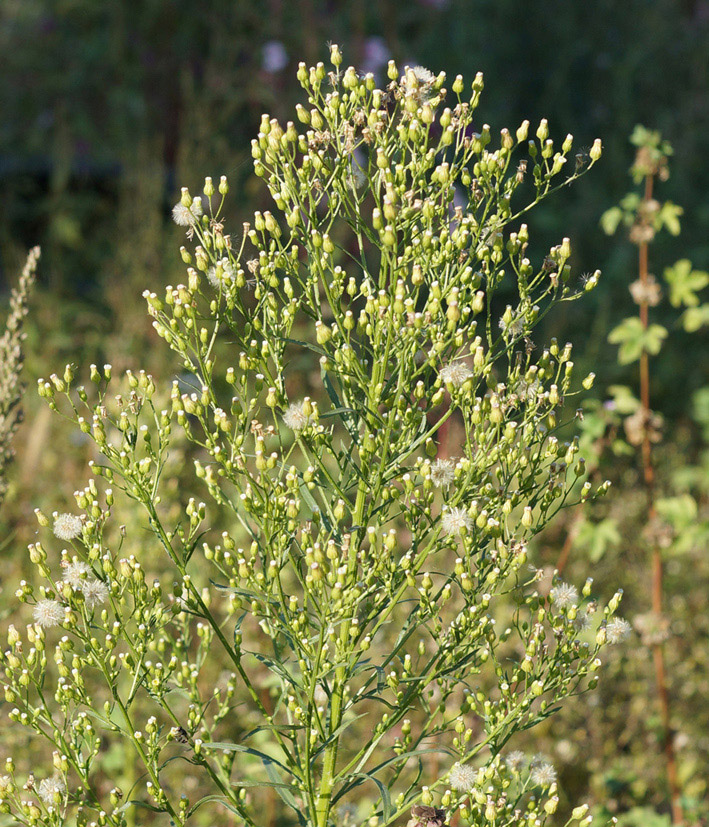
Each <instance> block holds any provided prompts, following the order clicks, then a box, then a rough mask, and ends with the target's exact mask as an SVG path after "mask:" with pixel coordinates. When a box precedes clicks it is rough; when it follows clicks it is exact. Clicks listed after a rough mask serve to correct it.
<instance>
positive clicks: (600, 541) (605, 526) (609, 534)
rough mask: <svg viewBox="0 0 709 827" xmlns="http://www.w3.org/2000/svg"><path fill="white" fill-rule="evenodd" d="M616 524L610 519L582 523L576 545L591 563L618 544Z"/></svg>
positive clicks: (618, 537) (618, 532) (618, 533)
mask: <svg viewBox="0 0 709 827" xmlns="http://www.w3.org/2000/svg"><path fill="white" fill-rule="evenodd" d="M620 540H621V536H620V531H618V523H617V521H616V520H614V519H612V518H611V517H607V518H606V519H605V520H601V521H600V522H598V523H591V522H587V521H584V522H583V523H582V525H581V528H580V529H579V533H578V536H577V543H578V545H579V546H580V547H581V548H583V549H585V550H586V551H587V552H588V558H589V560H590V561H591V562H592V563H597V562H598V561H599V560H600V559H601V558H602V557H603V556H604V555H605V553H606V552H607V551H609V550H610V549H612V548H615V547H617V546H618V545H619V544H620Z"/></svg>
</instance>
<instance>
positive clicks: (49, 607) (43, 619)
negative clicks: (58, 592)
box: [32, 600, 64, 629]
mask: <svg viewBox="0 0 709 827" xmlns="http://www.w3.org/2000/svg"><path fill="white" fill-rule="evenodd" d="M32 614H33V616H34V622H35V623H36V624H37V625H38V626H42V627H43V628H45V629H48V628H49V627H50V626H57V625H58V624H59V623H61V622H62V620H64V607H63V606H62V604H61V603H59V601H57V600H40V601H39V603H37V605H36V606H35V607H34V610H33V612H32Z"/></svg>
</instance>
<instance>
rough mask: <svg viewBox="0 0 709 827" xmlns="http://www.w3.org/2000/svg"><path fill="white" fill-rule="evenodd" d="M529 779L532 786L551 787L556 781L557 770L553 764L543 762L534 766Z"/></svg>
mask: <svg viewBox="0 0 709 827" xmlns="http://www.w3.org/2000/svg"><path fill="white" fill-rule="evenodd" d="M529 777H530V779H531V781H532V784H536V785H537V786H539V787H550V786H551V785H552V784H553V783H554V782H555V781H556V770H555V769H554V765H553V764H550V763H549V762H548V761H541V762H540V763H538V764H533V766H532V771H531V773H530V774H529Z"/></svg>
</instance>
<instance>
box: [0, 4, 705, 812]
mask: <svg viewBox="0 0 709 827" xmlns="http://www.w3.org/2000/svg"><path fill="white" fill-rule="evenodd" d="M328 41H334V42H337V43H339V44H340V45H341V47H342V50H343V53H344V55H345V62H346V63H352V64H354V65H355V66H357V67H358V68H360V69H362V70H363V71H372V72H375V73H376V74H378V75H379V77H380V78H382V80H383V82H384V80H385V67H386V62H387V60H388V59H389V58H390V57H391V58H394V59H395V60H396V61H397V64H398V65H399V66H400V67H403V65H404V64H406V63H408V64H410V65H416V64H422V65H424V66H426V67H428V68H430V69H431V70H433V71H435V72H437V71H440V70H441V69H444V70H446V71H447V72H448V73H449V74H450V75H451V76H454V75H456V74H458V73H460V74H463V75H464V77H466V78H470V77H472V76H473V75H474V74H475V72H477V71H482V72H484V74H485V92H484V96H483V102H482V105H481V107H480V110H479V113H480V118H481V123H480V125H482V123H483V122H487V123H489V124H490V125H491V127H492V128H493V131H495V130H498V129H499V128H501V127H503V126H509V127H510V128H514V127H516V126H517V125H518V124H519V123H520V122H521V121H522V120H523V119H524V118H528V119H529V120H530V121H531V122H532V124H533V125H535V124H536V123H537V122H538V121H539V119H540V118H542V117H545V118H548V120H549V124H550V129H551V133H552V136H553V137H554V138H555V139H563V137H564V135H565V134H566V132H567V131H570V132H572V133H573V134H574V135H575V137H576V144H577V146H583V145H586V146H590V145H591V143H592V141H593V139H594V138H595V137H597V136H600V137H601V138H602V140H603V144H604V156H603V159H602V161H601V163H600V164H599V165H598V166H597V167H596V168H595V169H594V171H593V173H592V174H591V175H588V176H585V177H584V178H583V179H582V180H581V181H580V182H579V183H578V184H577V185H576V186H575V187H574V188H572V189H570V190H568V191H564V192H561V193H559V194H557V196H555V197H554V198H553V199H551V200H550V201H548V202H546V203H545V204H544V205H543V206H542V207H540V208H539V209H538V210H536V211H535V213H534V216H533V218H531V225H532V226H531V229H532V231H533V235H532V238H533V244H532V250H533V251H534V252H535V255H537V256H539V257H540V258H541V257H543V256H544V254H545V251H546V249H548V247H549V246H550V245H551V244H555V243H558V242H559V241H560V240H561V238H562V237H563V236H567V235H568V236H570V237H571V238H572V240H573V249H574V259H573V264H574V268H575V271H576V273H577V274H579V275H580V274H581V273H583V272H586V271H593V270H595V269H596V268H600V269H601V270H602V271H603V278H602V280H601V284H600V286H599V288H598V289H597V290H595V291H594V292H593V293H592V294H590V296H588V297H587V298H586V299H585V300H584V301H582V302H578V303H573V304H570V305H566V306H565V307H566V308H567V310H566V313H565V315H564V314H556V316H555V317H554V318H552V319H549V321H548V322H547V323H546V324H547V330H546V331H545V334H546V336H549V335H556V336H558V337H559V339H561V340H562V341H565V340H570V341H572V342H574V344H575V346H576V351H575V353H576V359H577V361H578V363H580V368H581V373H583V372H584V370H591V369H593V370H595V372H596V374H597V375H598V382H597V385H596V388H595V389H594V391H592V394H591V395H592V396H593V397H594V399H595V400H596V401H595V403H594V401H593V399H592V400H591V402H590V404H589V406H588V408H587V415H586V418H585V420H584V422H583V423H581V424H582V427H583V438H584V440H585V441H586V442H585V444H586V447H587V453H588V458H589V465H590V466H591V467H592V469H593V473H594V474H595V475H596V476H598V478H599V479H604V478H606V477H608V478H610V479H612V480H613V482H614V493H613V494H612V495H611V496H609V497H608V498H607V500H606V501H605V502H604V503H603V504H601V505H600V506H598V507H597V508H596V509H595V510H593V511H591V510H588V511H584V512H583V513H576V514H574V513H572V514H570V515H569V516H568V517H567V519H566V521H562V522H560V523H559V524H558V525H557V527H556V530H555V531H554V532H552V533H550V534H548V535H547V536H545V537H543V538H541V540H540V542H539V544H538V549H537V550H536V554H537V563H538V564H539V565H543V566H546V567H549V568H550V569H551V568H552V567H554V566H556V565H559V562H560V559H561V564H562V565H563V566H564V568H565V576H567V577H568V578H569V579H570V580H572V581H574V582H579V581H582V580H583V579H584V578H585V576H587V575H588V574H590V575H592V576H594V578H596V580H597V583H598V584H599V586H598V587H599V589H601V590H607V591H608V593H609V594H610V592H611V591H612V589H613V587H614V586H615V585H616V584H617V585H621V586H623V587H624V588H625V590H626V595H627V598H626V606H625V608H624V612H625V613H626V614H627V615H628V616H629V617H630V618H631V619H632V618H633V617H634V616H635V615H642V614H643V613H646V612H647V611H648V603H649V590H650V585H649V580H648V574H647V556H646V551H647V543H646V541H645V540H644V539H643V538H644V537H645V534H644V533H643V532H644V529H645V527H646V526H645V525H644V519H645V518H644V514H645V511H644V508H643V496H642V494H641V492H640V491H639V484H640V483H639V472H638V468H639V466H638V460H637V456H636V451H635V449H634V448H633V447H632V446H630V445H629V444H628V443H627V441H626V439H625V434H624V431H623V416H624V409H623V404H624V399H626V398H627V396H626V397H624V396H623V393H624V392H623V391H620V390H618V388H617V386H628V387H631V388H632V387H634V386H637V363H634V364H631V365H625V366H624V365H619V364H618V362H617V359H616V349H615V348H614V347H612V346H611V345H609V344H608V341H607V337H608V333H609V331H610V330H611V329H612V328H614V327H615V326H616V325H618V324H619V323H620V321H621V320H622V319H623V318H624V316H627V315H631V314H632V313H633V312H634V308H635V305H634V304H633V301H632V299H631V296H630V294H629V292H628V285H629V284H630V283H631V282H632V281H634V280H635V279H636V278H637V263H636V255H637V249H636V248H635V247H634V246H633V245H632V244H629V243H627V241H624V240H623V238H622V236H621V235H620V234H619V235H618V236H617V237H615V238H612V239H609V238H608V237H607V236H606V235H604V234H603V232H602V230H601V227H600V223H599V222H600V218H601V215H602V214H603V213H604V212H605V211H606V210H607V209H608V208H609V207H611V206H613V205H615V204H616V203H617V202H618V201H619V200H620V199H621V197H622V196H623V195H624V194H625V192H626V191H627V190H628V189H629V188H631V186H632V182H631V179H630V177H629V175H628V167H629V166H630V163H631V161H632V158H633V149H632V147H631V146H630V145H629V143H628V136H629V135H630V133H631V132H632V130H633V128H634V126H635V124H637V123H644V124H645V125H646V126H648V127H649V128H651V129H657V130H660V131H661V132H662V133H663V136H664V137H665V138H666V139H668V140H669V142H670V143H671V144H672V145H673V147H674V157H673V158H672V161H671V177H670V178H669V180H668V181H667V182H664V183H663V184H662V185H661V186H662V198H663V199H669V200H671V201H673V202H675V203H677V204H680V205H681V206H682V207H683V208H684V215H683V216H682V233H681V235H679V236H678V237H675V236H672V235H669V234H664V235H663V236H661V237H658V239H657V241H656V242H655V243H654V244H653V246H652V261H651V269H653V268H654V271H655V272H656V273H658V274H660V273H662V271H663V270H664V268H665V267H667V266H669V265H671V264H673V263H674V262H675V261H677V260H678V259H680V258H688V259H690V260H691V261H692V262H693V264H694V266H695V267H696V268H699V269H701V270H707V269H709V198H708V197H707V192H709V164H707V158H708V157H709V93H708V91H707V81H708V79H709V48H708V46H707V44H708V43H709V2H707V0H626V2H623V3H618V2H616V0H597V2H593V3H581V2H562V0H540V2H536V3H529V2H527V0H407V2H401V1H400V0H372V1H371V2H370V1H369V0H366V1H365V0H341V2H336V1H335V0H264V2H262V3H252V2H246V1H245V0H230V1H227V0H204V2H202V3H200V4H195V3H188V2H186V1H185V0H170V1H169V2H168V0H140V1H139V2H138V0H122V1H121V0H119V1H118V2H113V3H97V2H95V0H51V1H50V0H44V2H42V0H3V2H2V4H0V54H2V64H3V69H2V73H1V74H0V192H2V198H0V291H1V292H2V294H3V296H4V295H5V293H6V292H7V291H8V290H9V289H10V287H11V286H12V285H13V284H14V283H15V282H16V278H17V275H18V274H19V270H20V267H21V263H22V261H23V259H24V255H25V253H26V251H27V249H28V248H30V247H31V246H33V245H35V244H41V246H42V249H43V257H42V263H41V266H40V287H39V290H38V293H37V295H36V297H35V300H34V305H33V313H32V317H31V320H30V324H29V327H28V333H29V339H28V342H27V351H28V352H27V365H26V378H27V380H28V382H29V383H30V385H32V384H33V383H34V382H35V381H36V379H37V377H39V376H46V375H48V374H49V373H51V372H52V371H54V370H57V371H58V370H59V369H60V368H61V367H62V366H63V365H64V363H66V362H67V361H73V362H75V363H78V364H79V365H81V369H82V370H83V371H84V372H87V366H88V364H89V363H91V362H96V363H98V364H103V363H104V362H106V361H110V362H111V363H112V364H113V365H114V369H115V370H122V369H124V368H126V367H132V368H137V367H144V368H146V369H148V370H150V371H151V372H152V373H153V374H154V375H155V376H156V378H157V379H161V380H163V381H168V380H169V379H171V378H172V377H173V375H174V370H175V367H174V365H173V364H171V363H170V361H169V358H168V353H167V351H166V349H164V348H162V347H155V337H154V335H153V333H152V330H151V327H150V323H149V321H148V317H147V314H146V312H145V310H144V304H143V300H142V299H141V297H140V294H141V292H142V291H143V290H144V289H145V288H149V289H151V290H154V291H156V292H157V293H160V292H161V291H160V288H161V286H162V285H164V284H166V283H169V282H173V283H176V282H177V281H179V280H180V279H181V278H182V277H183V273H184V265H183V264H182V262H181V260H180V256H179V252H178V248H179V246H180V244H181V241H182V238H181V236H182V234H181V231H180V229H179V228H177V227H175V226H174V224H172V223H171V222H170V220H169V212H170V208H171V206H172V205H173V204H174V203H175V201H176V200H177V199H178V196H179V187H180V186H182V185H187V186H189V187H191V189H192V191H193V192H196V191H197V190H198V188H199V186H200V184H201V182H202V181H203V179H204V176H205V175H212V176H214V177H215V178H218V177H219V176H220V175H221V174H223V173H226V174H227V175H228V176H229V180H230V184H231V194H230V197H229V209H230V214H229V215H228V223H229V226H230V227H231V229H232V231H233V232H234V234H235V235H238V232H239V228H240V227H241V222H242V221H244V220H246V219H247V218H248V217H249V216H250V215H251V214H252V213H253V211H254V210H255V209H259V208H264V207H268V206H270V205H269V204H268V201H267V195H266V193H265V191H264V188H263V187H262V186H261V185H260V182H258V180H257V179H256V178H255V177H254V175H253V172H252V168H251V159H250V140H251V138H252V137H254V136H255V134H256V132H257V131H258V124H259V122H260V118H261V114H262V112H269V113H270V114H272V115H274V116H276V117H278V118H279V119H283V120H286V119H288V118H291V117H292V112H293V106H294V104H295V102H296V101H297V100H300V89H299V87H298V85H297V81H296V79H295V70H296V67H297V63H298V61H300V60H304V61H306V62H308V63H312V62H315V61H317V60H320V59H323V60H324V59H326V56H327V48H326V43H327V42H328ZM658 278H659V275H658ZM4 304H5V302H3V306H4ZM651 316H652V321H653V322H658V323H660V324H663V325H665V327H667V328H668V330H669V337H668V341H667V344H666V345H665V347H664V348H663V351H662V354H661V356H660V357H658V358H657V359H656V360H654V361H653V367H652V376H651V379H652V400H653V408H655V409H657V410H658V411H660V412H661V413H662V415H663V416H664V418H665V430H664V438H663V441H662V443H661V445H660V446H659V447H657V448H655V449H654V450H655V452H656V453H655V456H656V463H657V467H658V485H657V487H658V497H659V498H660V501H661V502H662V501H664V503H665V504H664V506H663V507H664V509H665V511H664V513H662V517H663V519H664V522H665V524H666V525H668V526H669V528H670V529H671V531H670V534H669V536H670V539H669V541H668V545H667V549H666V558H665V559H666V570H667V584H666V588H667V593H668V596H667V600H666V612H667V616H668V623H669V629H670V631H669V635H670V639H671V645H669V646H667V652H668V655H667V656H668V673H669V680H670V694H671V698H672V715H673V729H674V730H675V736H674V737H675V740H676V742H677V743H676V746H677V752H678V762H679V770H680V774H681V781H682V785H683V791H684V794H685V798H686V802H685V804H686V810H687V814H688V817H689V819H690V823H691V819H699V818H702V817H707V814H708V811H709V805H707V798H709V792H708V790H707V781H706V778H707V776H709V737H708V736H707V732H709V709H707V703H706V698H707V697H708V696H709V678H708V677H707V675H708V674H709V668H708V667H709V652H708V651H707V650H708V648H709V620H708V618H709V605H708V603H709V597H708V595H709V589H707V580H708V578H709V564H708V562H707V552H706V549H707V539H708V535H709V532H708V531H707V499H708V497H709V490H708V489H709V483H708V482H707V479H708V477H709V453H707V450H706V444H707V431H708V429H709V391H708V390H707V389H706V388H705V385H706V384H707V374H706V366H707V338H706V334H705V329H700V330H699V331H697V332H694V333H691V334H690V333H687V332H686V331H685V330H684V329H683V328H682V327H681V326H680V325H678V324H677V316H678V314H677V312H676V311H675V309H674V308H672V307H671V306H670V305H669V303H668V302H664V303H663V304H662V305H660V306H658V307H656V308H653V309H652V311H651ZM303 381H304V383H307V382H308V376H307V373H306V372H304V374H303ZM703 388H704V389H703ZM635 392H636V393H637V391H635ZM35 397H36V395H35V394H34V393H33V390H32V389H30V393H29V394H28V395H27V399H26V403H25V404H26V410H27V415H26V422H25V424H24V426H23V430H22V431H21V433H20V438H19V444H18V462H17V465H16V467H15V470H14V474H13V477H12V479H11V489H10V494H9V496H8V501H7V502H6V504H5V507H4V510H3V512H2V514H0V543H3V544H4V547H5V548H6V549H14V551H8V552H6V553H5V559H4V560H3V561H2V563H1V565H2V568H3V581H4V582H6V583H12V582H14V580H15V579H16V577H19V576H22V575H23V574H25V573H27V570H28V566H27V565H26V563H25V561H24V560H23V559H22V556H21V555H19V554H17V553H16V552H17V549H20V548H22V545H23V543H26V542H27V541H29V540H31V539H32V537H33V535H34V532H35V526H34V522H33V516H32V513H31V512H32V509H33V508H34V507H35V506H40V507H43V508H45V510H47V511H52V510H55V509H59V510H62V509H63V508H65V507H71V502H72V498H71V493H72V491H73V490H74V489H75V488H77V487H79V485H80V484H83V482H84V480H85V475H86V469H85V463H86V461H87V459H90V458H91V457H90V455H89V454H88V448H87V447H86V446H85V444H84V443H83V442H82V440H81V438H80V437H81V435H78V436H77V435H76V434H75V433H74V432H72V431H71V430H70V429H68V428H65V427H64V426H63V425H62V423H61V422H60V421H59V420H58V419H57V418H56V417H54V418H53V417H52V416H51V414H49V413H48V411H47V409H46V408H45V407H44V406H41V405H39V404H38V402H37V400H36V398H35ZM609 400H611V401H612V404H608V402H609ZM625 413H630V411H629V410H628V411H625ZM451 438H452V439H453V440H454V439H455V434H454V433H453V434H452V436H451ZM451 453H455V446H454V445H452V446H451ZM181 459H182V458H181V457H178V458H177V466H176V468H175V475H176V479H177V478H178V477H179V475H180V467H179V463H180V461H181ZM185 462H187V459H185ZM50 483H51V484H50ZM188 493H189V492H187V491H185V492H184V496H187V494H188ZM176 496H177V494H176ZM13 590H14V589H13V588H11V587H9V586H8V587H6V590H5V591H4V595H5V597H8V596H10V595H12V592H13ZM10 602H11V601H10V600H9V599H6V600H2V603H1V605H2V614H3V615H6V614H7V613H8V611H9V603H10ZM635 644H636V645H634V646H631V647H628V649H627V650H626V651H624V652H620V651H619V652H618V653H617V654H616V655H615V656H614V657H615V661H614V662H613V663H612V664H611V672H612V677H611V679H610V680H607V681H606V682H605V683H604V684H603V689H602V690H601V691H600V692H599V693H598V694H596V695H595V696H594V697H593V699H592V700H588V699H584V700H583V701H581V702H579V704H578V705H577V706H575V707H574V706H572V707H570V708H569V709H568V710H567V711H565V712H564V715H563V718H562V719H561V720H558V719H554V721H555V722H554V724H553V725H551V728H550V729H549V730H548V731H547V732H545V733H541V734H537V735H535V741H534V742H533V743H534V748H535V749H538V750H542V751H544V752H546V753H547V754H549V755H550V756H553V757H554V760H555V761H556V762H557V764H558V765H559V766H560V774H561V778H562V782H563V785H564V789H565V791H566V794H567V796H568V800H567V802H566V804H567V806H568V805H569V804H572V803H573V802H574V801H577V800H578V799H579V798H580V797H583V796H585V795H589V796H591V798H592V799H593V800H594V801H595V802H596V804H597V805H598V806H599V807H601V808H603V810H604V811H605V813H606V814H616V815H619V816H620V817H621V823H623V824H625V825H626V827H631V825H635V824H638V825H639V824H643V825H650V824H653V825H655V824H657V825H658V827H662V825H666V824H667V823H668V816H667V813H668V811H669V806H668V793H667V786H666V781H665V779H664V767H663V762H662V757H661V748H660V742H661V740H662V732H661V731H660V730H661V727H660V725H659V723H658V712H657V710H656V705H655V703H654V685H653V677H652V672H651V669H650V665H649V664H650V660H651V658H650V654H649V649H648V648H647V647H646V646H644V645H643V640H642V636H640V635H639V636H638V637H637V639H636V641H635ZM540 739H541V740H540ZM530 743H531V742H530Z"/></svg>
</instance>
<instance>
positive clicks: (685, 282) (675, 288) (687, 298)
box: [664, 258, 709, 307]
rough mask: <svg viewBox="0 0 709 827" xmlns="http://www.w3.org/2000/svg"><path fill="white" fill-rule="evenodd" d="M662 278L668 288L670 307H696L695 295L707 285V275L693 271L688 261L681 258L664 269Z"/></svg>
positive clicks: (708, 279) (697, 300)
mask: <svg viewBox="0 0 709 827" xmlns="http://www.w3.org/2000/svg"><path fill="white" fill-rule="evenodd" d="M664 277H665V281H666V282H667V284H668V285H669V286H670V296H669V298H670V304H671V305H672V307H681V306H682V305H684V306H685V307H696V306H697V305H698V304H699V296H697V293H698V292H699V291H700V290H703V289H704V288H705V287H706V286H707V285H708V284H709V273H707V272H705V271H703V270H694V269H693V268H692V262H691V261H689V259H686V258H682V259H680V260H679V261H677V262H675V263H674V264H673V265H672V266H671V267H666V268H665V271H664Z"/></svg>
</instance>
